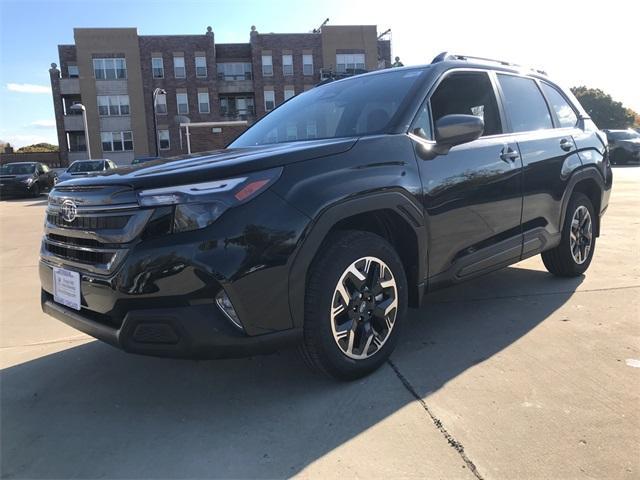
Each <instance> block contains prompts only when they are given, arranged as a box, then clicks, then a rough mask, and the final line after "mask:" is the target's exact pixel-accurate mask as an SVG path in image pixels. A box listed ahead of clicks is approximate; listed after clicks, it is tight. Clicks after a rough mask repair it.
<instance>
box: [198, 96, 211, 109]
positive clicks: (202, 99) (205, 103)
mask: <svg viewBox="0 0 640 480" xmlns="http://www.w3.org/2000/svg"><path fill="white" fill-rule="evenodd" d="M198 111H199V112H200V113H209V92H198Z"/></svg>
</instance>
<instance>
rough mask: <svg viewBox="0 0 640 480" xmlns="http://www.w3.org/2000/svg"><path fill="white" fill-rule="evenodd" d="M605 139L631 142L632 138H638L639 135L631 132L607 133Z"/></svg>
mask: <svg viewBox="0 0 640 480" xmlns="http://www.w3.org/2000/svg"><path fill="white" fill-rule="evenodd" d="M607 138H610V139H612V140H633V139H634V138H640V134H638V133H636V132H632V131H626V132H607Z"/></svg>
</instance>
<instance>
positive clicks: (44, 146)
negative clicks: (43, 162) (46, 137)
mask: <svg viewBox="0 0 640 480" xmlns="http://www.w3.org/2000/svg"><path fill="white" fill-rule="evenodd" d="M57 151H58V146H57V145H51V144H50V143H36V144H34V145H27V146H26V147H20V148H19V149H18V152H17V153H41V152H57Z"/></svg>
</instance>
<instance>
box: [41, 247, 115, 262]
mask: <svg viewBox="0 0 640 480" xmlns="http://www.w3.org/2000/svg"><path fill="white" fill-rule="evenodd" d="M47 250H49V252H51V253H52V254H54V255H55V256H57V257H60V258H61V259H63V260H70V261H72V262H78V263H86V264H92V265H95V264H98V265H108V264H109V263H110V262H111V260H112V259H113V256H114V252H100V251H95V250H77V249H75V248H73V247H72V246H70V247H66V246H62V245H59V244H57V243H56V244H53V243H50V242H47Z"/></svg>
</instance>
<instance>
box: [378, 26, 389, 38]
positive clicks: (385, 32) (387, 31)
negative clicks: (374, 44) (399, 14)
mask: <svg viewBox="0 0 640 480" xmlns="http://www.w3.org/2000/svg"><path fill="white" fill-rule="evenodd" d="M388 33H391V29H390V28H387V29H386V30H385V31H384V32H382V33H381V34H380V35H378V40H380V39H381V38H382V37H384V36H385V35H387V34H388Z"/></svg>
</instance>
